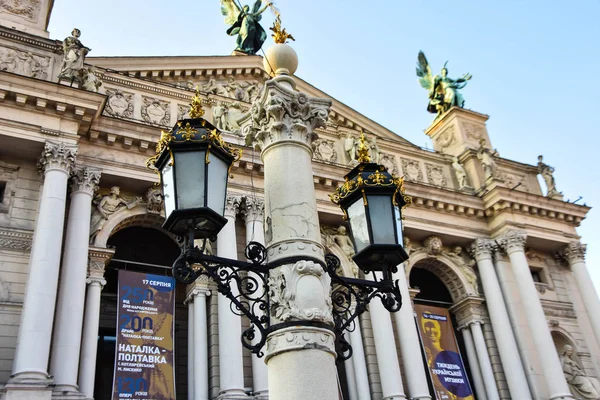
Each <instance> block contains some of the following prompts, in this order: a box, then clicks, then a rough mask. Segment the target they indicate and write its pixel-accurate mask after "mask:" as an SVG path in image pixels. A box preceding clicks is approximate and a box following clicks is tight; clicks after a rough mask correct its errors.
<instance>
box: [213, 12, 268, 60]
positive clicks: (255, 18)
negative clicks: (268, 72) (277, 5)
mask: <svg viewBox="0 0 600 400" xmlns="http://www.w3.org/2000/svg"><path fill="white" fill-rule="evenodd" d="M263 3H264V6H263V7H261V6H262V4H263ZM268 7H271V8H272V9H273V11H274V12H276V10H275V9H274V8H273V3H270V2H269V3H267V2H265V1H263V0H256V1H255V2H254V6H252V10H250V7H249V6H247V5H245V6H242V4H241V3H240V2H239V0H237V1H236V0H221V13H222V14H223V15H224V16H225V23H226V24H227V25H228V26H229V29H227V34H228V35H229V36H234V35H237V40H236V43H237V47H236V51H240V52H242V53H246V54H256V53H257V52H258V51H259V50H260V48H261V47H262V45H263V43H264V42H265V40H266V39H267V33H266V32H265V30H264V29H263V28H262V26H260V23H259V22H260V20H261V18H262V15H261V14H262V13H263V12H264V11H265V10H266V9H267V8H268Z"/></svg>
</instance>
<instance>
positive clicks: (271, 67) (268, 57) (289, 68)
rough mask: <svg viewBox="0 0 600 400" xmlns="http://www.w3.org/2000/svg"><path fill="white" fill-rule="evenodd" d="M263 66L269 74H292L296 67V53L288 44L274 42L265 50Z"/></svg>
mask: <svg viewBox="0 0 600 400" xmlns="http://www.w3.org/2000/svg"><path fill="white" fill-rule="evenodd" d="M263 66H264V68H265V70H266V71H267V73H268V74H269V75H271V76H273V75H294V72H296V70H297V69H298V55H297V54H296V51H295V50H294V49H292V48H291V47H290V46H289V45H287V44H283V43H275V44H274V45H273V46H271V47H269V48H268V49H267V51H266V52H265V58H264V59H263Z"/></svg>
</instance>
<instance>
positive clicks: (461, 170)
mask: <svg viewBox="0 0 600 400" xmlns="http://www.w3.org/2000/svg"><path fill="white" fill-rule="evenodd" d="M452 168H454V174H455V175H456V180H458V187H459V188H460V189H463V188H468V187H469V181H468V178H467V171H465V167H463V166H462V164H461V163H460V162H458V157H452Z"/></svg>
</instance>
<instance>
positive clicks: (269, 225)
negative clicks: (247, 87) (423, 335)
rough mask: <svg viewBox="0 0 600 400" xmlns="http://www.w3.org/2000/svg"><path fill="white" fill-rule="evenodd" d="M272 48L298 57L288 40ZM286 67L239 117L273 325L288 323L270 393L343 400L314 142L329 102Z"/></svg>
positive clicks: (280, 334) (276, 398) (275, 342)
mask: <svg viewBox="0 0 600 400" xmlns="http://www.w3.org/2000/svg"><path fill="white" fill-rule="evenodd" d="M275 51H282V52H287V53H285V54H288V56H289V57H292V56H291V55H290V54H293V50H291V49H290V48H289V47H286V45H276V46H275ZM286 57H287V56H286ZM289 57H288V60H289V59H290V58H289ZM285 71H287V69H285V68H278V69H277V72H276V73H277V74H279V75H278V76H276V77H275V78H273V79H271V80H268V81H266V82H265V87H264V91H263V93H262V95H261V96H260V97H259V99H257V100H256V101H255V102H254V103H253V104H252V108H251V111H250V113H249V115H248V118H249V119H248V120H247V121H246V122H247V123H248V124H247V125H244V121H242V125H243V126H244V131H245V133H247V134H248V136H247V138H252V140H253V141H254V144H255V145H256V146H258V147H259V148H260V149H261V150H262V151H261V159H262V161H263V164H264V187H265V216H266V218H265V245H266V248H267V261H268V262H269V263H279V265H278V266H277V267H275V268H273V269H271V271H270V277H269V291H270V296H269V302H270V313H271V315H270V320H271V326H274V325H277V324H281V323H290V326H286V327H281V328H280V329H277V330H275V331H273V332H271V333H270V334H269V335H268V337H267V346H266V355H265V362H266V363H267V368H268V381H269V398H270V399H271V400H307V399H319V400H338V398H339V397H338V384H337V373H336V372H337V371H336V366H335V356H336V353H335V346H334V339H335V337H334V334H333V331H332V327H333V316H332V312H331V307H332V304H331V298H330V292H331V279H330V277H329V275H328V274H327V273H326V272H325V270H324V268H323V266H322V264H323V263H324V249H323V245H322V243H321V234H320V229H319V219H318V214H317V203H316V193H315V188H314V182H313V171H312V152H313V151H312V146H311V145H312V140H313V138H314V137H315V136H316V135H315V134H314V133H313V132H314V129H316V128H318V127H321V126H324V125H325V122H326V120H327V116H328V112H329V107H330V106H331V101H330V100H328V99H317V98H312V97H309V96H307V95H306V94H304V93H300V92H298V91H296V89H295V82H294V80H293V78H291V77H290V76H288V75H285V74H284V73H285ZM306 322H310V325H308V324H306Z"/></svg>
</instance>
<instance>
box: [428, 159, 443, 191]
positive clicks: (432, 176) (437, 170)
mask: <svg viewBox="0 0 600 400" xmlns="http://www.w3.org/2000/svg"><path fill="white" fill-rule="evenodd" d="M425 169H426V170H427V180H428V181H429V183H431V184H433V185H436V186H446V185H447V182H446V176H445V175H444V168H443V167H441V166H439V165H433V164H425Z"/></svg>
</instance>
